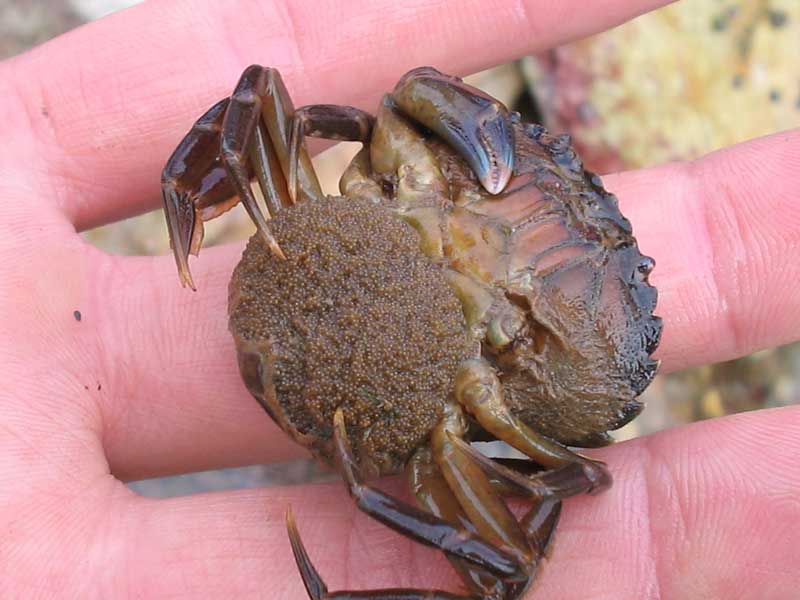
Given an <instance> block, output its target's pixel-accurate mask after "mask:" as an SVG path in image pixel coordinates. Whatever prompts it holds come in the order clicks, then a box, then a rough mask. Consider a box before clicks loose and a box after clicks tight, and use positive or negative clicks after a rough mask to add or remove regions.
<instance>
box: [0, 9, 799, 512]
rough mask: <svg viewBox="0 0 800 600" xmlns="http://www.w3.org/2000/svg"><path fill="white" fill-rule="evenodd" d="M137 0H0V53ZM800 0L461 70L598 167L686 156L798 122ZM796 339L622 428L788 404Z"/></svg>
mask: <svg viewBox="0 0 800 600" xmlns="http://www.w3.org/2000/svg"><path fill="white" fill-rule="evenodd" d="M137 1H138V0H49V1H45V2H42V1H41V0H0V58H4V57H7V56H11V55H13V54H17V53H19V52H23V51H24V50H25V49H27V48H29V47H31V46H34V45H36V44H39V43H41V42H43V41H45V40H47V39H49V38H51V37H54V36H56V35H58V34H59V33H62V32H64V31H67V30H68V29H71V28H73V27H76V26H78V25H80V24H81V23H84V22H86V21H89V20H92V19H96V18H100V17H102V16H103V15H105V14H108V13H110V12H113V11H115V10H120V9H123V8H125V7H127V6H130V5H132V4H135V3H137ZM798 56H800V3H798V2H797V0H693V1H692V2H679V3H677V4H675V5H672V6H669V7H667V8H664V9H661V10H659V11H656V12H654V13H651V14H649V15H645V16H643V17H640V18H638V19H636V20H634V21H632V22H630V23H627V24H625V25H623V26H621V27H618V28H616V29H614V30H612V31H608V32H605V33H603V34H600V35H597V36H593V37H591V38H587V39H585V40H581V41H578V42H575V43H573V44H569V45H567V46H564V47H561V48H557V49H555V50H551V51H549V52H546V53H543V54H541V55H538V56H531V57H527V58H525V59H523V60H521V61H517V62H514V63H509V64H505V65H501V66H499V67H497V68H495V69H491V70H489V71H486V72H483V73H479V74H477V75H474V76H473V77H472V78H471V82H472V83H473V84H475V85H477V86H479V87H481V88H483V89H485V90H486V91H488V92H489V93H490V94H492V95H494V96H497V97H498V98H500V99H501V100H503V101H504V102H505V103H506V104H507V105H508V106H510V107H513V108H515V109H516V110H519V111H521V112H522V113H523V114H524V115H525V118H526V119H528V120H535V121H539V122H543V123H544V124H545V125H546V126H547V127H548V128H550V129H553V130H556V131H566V132H569V133H570V134H571V135H572V136H573V139H574V142H575V145H576V146H577V148H578V150H579V152H580V154H581V156H582V157H583V158H584V161H585V163H586V165H587V167H588V168H590V169H591V170H593V171H598V172H600V173H605V172H610V171H618V170H625V169H633V168H638V167H644V166H648V165H653V164H658V163H661V162H665V161H668V160H679V159H691V158H695V157H698V156H701V155H703V154H705V153H707V152H710V151H712V150H714V149H717V148H721V147H724V146H728V145H731V144H734V143H737V142H739V141H743V140H746V139H749V138H753V137H757V136H761V135H765V134H769V133H772V132H775V131H780V130H783V129H789V128H792V127H798V126H800V63H799V62H798V61H797V59H796V57H798ZM356 150H357V145H356V144H340V145H338V146H335V147H333V148H331V149H330V150H328V151H326V152H324V153H323V154H321V155H320V156H318V157H316V158H315V159H314V162H315V166H316V168H317V171H318V173H319V174H320V179H321V180H322V182H323V188H324V189H325V190H326V191H327V192H329V193H336V190H337V181H338V177H339V174H340V173H341V172H342V170H343V169H344V166H345V165H346V164H347V163H348V162H349V160H350V158H351V156H352V155H353V153H354V152H355V151H356ZM252 231H253V229H252V225H251V224H250V222H249V220H248V219H247V217H246V215H245V213H244V211H242V210H240V211H236V210H234V211H231V212H230V213H228V214H226V215H225V218H223V219H217V220H215V221H213V222H211V223H210V224H209V225H208V226H207V228H206V238H205V244H206V245H209V244H219V243H224V242H229V241H232V240H243V239H246V238H247V237H249V236H250V235H251V234H252ZM84 235H85V236H86V238H87V239H88V240H89V241H91V242H92V243H94V244H96V245H97V246H99V247H101V248H103V249H105V250H107V251H109V252H114V253H119V254H164V253H167V252H168V251H169V242H168V240H167V234H166V230H165V227H164V222H163V216H162V215H161V213H160V211H156V212H153V213H149V214H146V215H142V216H140V217H137V218H134V219H129V220H127V221H123V222H120V223H115V224H113V225H109V226H106V227H101V228H98V229H96V230H93V231H89V232H86V233H85V234H84ZM798 381H800V344H794V345H790V346H785V347H782V348H778V349H772V350H766V351H763V352H758V353H755V354H753V355H751V356H748V357H746V358H742V359H740V360H736V361H731V362H728V363H721V364H716V365H709V366H705V367H702V368H697V369H690V370H686V371H683V372H680V373H675V374H671V375H662V376H659V377H657V378H656V380H655V381H654V382H653V384H652V385H651V386H650V388H648V390H647V391H646V392H645V394H644V399H645V401H646V402H647V409H646V410H645V411H644V413H643V414H642V416H640V417H639V418H637V419H636V420H634V421H633V422H632V423H631V424H629V425H628V426H626V427H625V428H624V429H622V430H621V431H619V432H617V433H618V435H617V438H618V439H626V438H630V437H635V436H638V435H643V434H646V433H649V432H652V431H657V430H660V429H663V428H665V427H672V426H675V425H680V424H682V423H687V422H690V421H695V420H699V419H705V418H710V417H715V416H720V415H724V414H729V413H734V412H739V411H744V410H754V409H759V408H765V407H773V406H782V405H787V404H793V403H797V402H800V389H799V388H798ZM330 476H331V475H330V474H328V473H326V472H324V471H323V470H322V469H321V468H320V467H318V466H317V465H316V464H315V463H314V462H313V461H310V460H298V461H293V462H291V463H288V464H279V465H270V466H254V467H245V468H241V469H226V470H224V471H212V472H207V473H194V474H188V475H183V476H179V477H168V478H163V479H158V480H149V481H142V482H135V483H132V484H130V485H131V487H132V488H133V489H135V490H136V491H138V492H139V493H142V494H145V495H149V496H171V495H182V494H188V493H195V492H199V491H206V490H213V489H223V488H230V487H249V486H263V485H274V484H291V483H301V482H304V481H309V480H312V479H319V478H321V477H330Z"/></svg>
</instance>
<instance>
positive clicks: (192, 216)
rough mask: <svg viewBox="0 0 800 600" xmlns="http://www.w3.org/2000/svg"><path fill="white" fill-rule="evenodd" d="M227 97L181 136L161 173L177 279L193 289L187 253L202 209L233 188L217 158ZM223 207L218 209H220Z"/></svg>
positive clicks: (197, 235) (195, 241) (193, 248)
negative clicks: (184, 135)
mask: <svg viewBox="0 0 800 600" xmlns="http://www.w3.org/2000/svg"><path fill="white" fill-rule="evenodd" d="M228 103H229V99H228V98H225V99H224V100H220V101H219V102H217V103H216V104H215V105H214V106H212V107H211V108H210V109H208V111H206V113H205V114H203V116H201V117H200V118H199V119H198V120H197V122H195V124H194V125H193V126H192V129H191V130H190V131H189V133H188V134H187V135H186V137H184V138H183V140H181V143H180V144H178V147H177V148H176V149H175V151H174V152H173V153H172V156H171V157H170V159H169V161H167V164H166V166H165V167H164V171H163V173H162V175H161V193H162V196H163V200H164V212H165V214H166V218H167V227H168V230H169V238H170V242H171V245H172V251H173V253H174V255H175V262H176V264H177V266H178V274H179V275H180V278H181V283H182V284H184V285H187V284H188V285H189V286H190V287H192V288H193V289H194V282H193V281H192V276H191V274H190V273H189V263H188V261H187V258H188V256H189V253H195V254H196V253H197V250H198V248H199V247H200V242H201V241H202V238H203V226H202V220H203V218H202V214H201V213H202V211H203V209H204V208H208V207H211V206H214V205H216V204H220V203H225V201H226V200H229V199H230V198H231V197H233V199H232V202H233V203H235V202H236V201H238V198H236V197H235V196H236V191H235V190H234V189H233V187H232V186H231V185H230V182H229V181H228V179H227V178H226V175H225V168H224V167H223V166H222V163H221V162H220V160H219V134H220V132H221V131H222V119H223V117H224V116H225V111H226V109H227V108H228ZM223 210H224V209H222V210H220V212H222V211H223Z"/></svg>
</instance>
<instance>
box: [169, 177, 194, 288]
mask: <svg viewBox="0 0 800 600" xmlns="http://www.w3.org/2000/svg"><path fill="white" fill-rule="evenodd" d="M161 195H162V197H163V199H164V214H165V216H166V218H167V230H168V231H169V242H170V246H171V247H172V253H173V254H174V255H175V264H176V265H177V266H178V275H179V276H180V278H181V285H183V286H184V287H186V286H187V285H188V286H189V287H190V288H192V289H193V290H196V289H197V288H196V287H195V285H194V280H193V279H192V274H191V272H190V271H189V253H190V252H191V253H193V254H197V250H198V248H199V247H200V243H201V242H202V241H203V220H202V219H201V218H200V217H199V215H198V214H197V211H196V210H195V207H194V203H193V202H192V200H191V198H190V197H189V194H186V193H183V192H180V191H178V190H177V189H176V188H175V185H174V184H172V182H170V181H167V180H165V181H162V184H161Z"/></svg>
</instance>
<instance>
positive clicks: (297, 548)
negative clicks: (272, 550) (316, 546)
mask: <svg viewBox="0 0 800 600" xmlns="http://www.w3.org/2000/svg"><path fill="white" fill-rule="evenodd" d="M286 530H287V532H288V534H289V544H291V546H292V554H293V555H294V561H295V563H297V568H298V570H299V571H300V576H301V577H302V578H303V585H305V588H306V591H307V592H308V595H309V597H310V598H311V599H312V600H321V599H322V598H325V597H326V596H327V594H328V588H327V587H326V586H325V583H324V582H323V581H322V578H321V577H320V575H319V573H318V572H317V570H316V569H315V568H314V565H313V564H312V562H311V559H310V558H309V556H308V553H307V552H306V549H305V546H304V545H303V540H302V539H301V538H300V532H299V531H298V529H297V522H296V521H295V519H294V513H293V512H292V507H291V505H290V506H289V507H288V508H287V509H286Z"/></svg>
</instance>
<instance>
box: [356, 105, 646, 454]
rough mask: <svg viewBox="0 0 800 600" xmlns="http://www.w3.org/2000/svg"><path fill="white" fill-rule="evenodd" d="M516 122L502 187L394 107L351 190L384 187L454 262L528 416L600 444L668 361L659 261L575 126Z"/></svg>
mask: <svg viewBox="0 0 800 600" xmlns="http://www.w3.org/2000/svg"><path fill="white" fill-rule="evenodd" d="M515 121H517V122H515V123H514V139H515V152H514V154H515V166H514V177H513V178H512V180H511V182H510V183H509V185H508V186H507V188H506V189H505V190H504V192H503V193H501V194H498V195H491V194H488V193H487V192H486V191H485V190H484V189H483V187H482V186H481V185H480V184H479V182H478V181H477V179H476V177H475V175H474V173H473V171H472V169H470V168H469V166H468V165H467V164H466V163H465V161H463V160H462V159H461V157H460V156H459V155H458V154H457V153H456V152H455V151H454V150H453V149H452V148H451V147H450V146H449V145H447V144H445V143H443V142H441V141H440V140H439V139H438V138H436V137H435V136H431V135H430V134H428V133H427V132H426V131H424V130H422V129H420V128H419V127H417V126H414V125H413V124H412V123H410V122H409V121H407V120H406V119H404V118H403V117H401V116H399V115H398V114H397V113H396V111H393V110H390V107H389V106H387V105H386V104H384V106H383V107H382V109H381V111H380V112H379V114H378V125H377V127H376V133H375V134H374V135H373V141H372V143H371V145H370V148H369V154H368V155H367V153H366V152H365V153H364V154H363V155H362V156H360V157H357V159H356V161H354V163H353V165H352V166H351V168H350V169H349V170H348V172H346V173H345V175H344V176H343V178H342V184H341V186H340V187H341V189H342V191H343V193H346V194H361V195H370V194H372V195H376V192H375V190H376V189H381V190H382V191H381V193H382V194H383V198H382V199H381V200H379V201H381V202H384V203H386V202H388V203H389V204H390V205H391V206H393V207H394V209H395V210H396V211H397V212H398V214H399V215H401V216H402V217H403V218H404V219H406V220H407V221H408V222H409V223H411V224H412V225H413V226H414V227H415V229H416V230H417V232H418V234H419V235H420V240H421V247H422V248H423V249H424V251H425V252H426V254H427V255H428V256H429V257H431V258H432V259H433V260H435V261H440V262H445V263H447V265H448V267H449V269H450V270H451V275H450V281H451V284H452V285H453V286H454V288H455V289H456V290H457V292H458V294H459V297H460V298H461V300H462V303H463V305H464V309H465V314H466V317H467V322H468V327H469V328H470V331H471V333H472V335H473V336H474V337H476V339H479V340H481V342H482V349H483V354H484V355H485V356H486V357H487V358H488V359H489V360H490V361H491V362H492V363H493V364H494V366H495V368H496V369H497V371H498V375H499V377H500V380H501V382H502V384H503V390H504V397H505V401H506V404H507V405H508V406H509V408H510V409H511V410H512V412H513V413H514V414H515V415H516V416H518V417H520V418H521V419H522V420H523V421H524V422H525V423H527V424H528V425H530V426H531V427H533V428H534V429H535V430H536V431H538V432H540V433H542V434H543V435H546V436H548V437H550V438H552V439H554V440H557V441H559V442H561V443H563V444H566V445H572V446H581V447H592V446H601V445H604V444H607V443H608V442H609V441H611V437H610V435H609V434H608V432H609V431H611V430H614V429H617V428H619V427H621V426H622V425H624V424H625V423H627V422H628V421H630V420H631V419H633V418H634V417H635V416H636V415H637V414H639V412H641V410H642V407H643V406H642V404H641V403H640V402H639V401H638V400H637V396H639V394H640V393H641V392H642V391H643V390H644V389H645V388H646V387H647V385H648V384H649V383H650V382H651V381H652V379H653V377H654V376H655V373H656V370H657V367H658V362H657V361H655V360H653V359H652V358H651V354H652V353H653V352H654V351H655V349H656V348H657V346H658V342H659V340H660V337H661V331H662V322H661V319H660V318H659V317H656V316H654V315H653V310H654V309H655V306H656V300H657V292H656V289H655V288H654V287H652V286H651V285H650V284H649V282H648V276H649V274H650V272H651V271H652V269H653V267H654V265H655V262H654V261H653V260H652V259H651V258H649V257H646V256H643V255H642V254H641V253H640V252H639V249H638V245H637V242H636V239H635V238H634V237H633V234H632V228H631V225H630V223H629V222H628V220H627V219H626V218H625V217H624V216H623V215H622V213H621V212H620V210H619V207H618V204H617V200H616V198H615V197H614V196H613V195H612V194H610V193H609V192H607V191H606V190H605V189H604V188H603V187H602V184H601V181H600V178H599V177H597V176H596V175H594V174H593V173H591V172H588V171H585V170H584V169H583V165H582V163H581V161H580V159H579V158H578V157H577V156H576V154H575V152H574V150H573V149H572V147H571V146H570V140H569V136H566V135H562V136H552V135H550V134H549V133H548V132H547V131H545V129H544V128H543V127H541V126H539V125H533V124H524V123H519V122H518V119H515ZM420 140H423V142H422V143H421V142H420ZM437 174H438V175H437ZM370 184H372V185H370ZM387 188H388V189H390V190H391V194H389V195H390V196H391V198H390V199H388V200H387V198H386V195H387V194H386V189H387ZM376 201H378V200H376ZM509 323H510V325H509ZM498 337H500V338H505V339H501V340H500V341H499V342H498V340H497V338H498Z"/></svg>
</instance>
